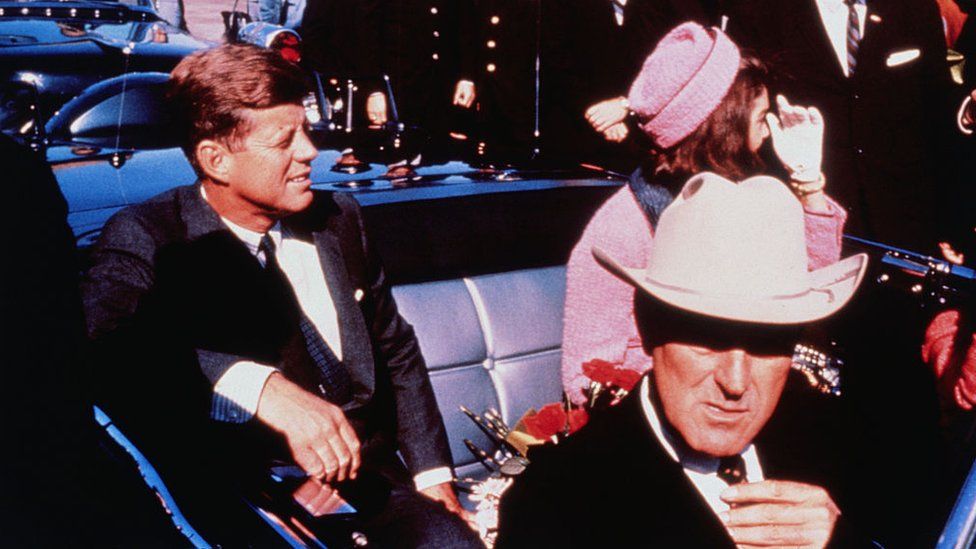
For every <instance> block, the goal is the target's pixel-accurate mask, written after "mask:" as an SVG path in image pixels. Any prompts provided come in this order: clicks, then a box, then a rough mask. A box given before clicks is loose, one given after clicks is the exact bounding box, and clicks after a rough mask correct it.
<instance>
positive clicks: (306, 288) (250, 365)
mask: <svg viewBox="0 0 976 549" xmlns="http://www.w3.org/2000/svg"><path fill="white" fill-rule="evenodd" d="M200 190H201V192H202V194H203V197H204V199H206V197H207V195H206V193H205V192H203V188H202V187H201V189H200ZM220 219H221V221H222V222H223V223H224V225H226V226H227V228H228V229H230V231H231V232H232V233H233V234H234V235H235V236H236V237H237V238H239V239H240V240H241V242H243V243H244V244H245V245H246V246H247V249H248V250H249V251H250V252H251V253H252V254H254V256H255V257H256V258H257V259H258V261H260V262H261V264H262V265H264V264H265V262H266V261H267V258H265V257H264V253H263V252H262V251H260V249H259V248H260V245H261V238H262V237H263V236H264V235H263V234H261V233H258V232H254V231H252V230H250V229H245V228H244V227H241V226H240V225H236V224H234V223H233V222H232V221H229V220H227V219H225V218H223V217H221V218H220ZM268 236H270V237H271V240H272V241H273V242H274V244H275V257H276V258H277V260H278V266H279V267H280V268H281V271H282V272H283V273H284V275H285V278H286V279H287V280H288V283H289V284H290V285H291V287H292V289H293V290H294V291H295V297H296V298H297V299H298V304H299V306H300V307H301V308H302V312H304V313H305V316H307V317H308V319H309V320H310V321H311V322H312V325H314V326H315V329H316V330H318V332H319V335H321V336H322V338H323V339H324V340H325V341H326V342H327V343H328V344H329V347H330V348H331V349H332V351H333V352H334V353H335V355H336V356H337V357H338V358H339V359H340V360H341V359H342V340H341V337H340V334H339V317H338V313H337V312H336V308H335V303H334V302H333V301H332V295H331V294H330V293H329V287H328V285H327V284H326V282H325V274H324V273H323V272H322V265H321V263H320V262H319V254H318V251H317V250H316V249H315V245H314V244H312V243H310V242H305V241H302V240H298V239H296V238H293V237H292V235H291V234H289V233H288V231H287V230H285V231H282V227H281V224H280V223H277V224H275V226H274V227H272V228H271V230H269V231H268ZM277 371H278V369H277V368H275V367H274V366H270V365H267V364H261V363H258V362H252V361H247V360H245V361H240V362H237V363H235V364H234V365H232V366H231V367H230V368H228V369H227V371H226V372H224V375H222V376H221V377H220V379H218V380H217V383H216V384H215V385H214V394H213V400H212V402H211V409H210V417H211V418H213V419H214V420H216V421H223V422H229V423H244V422H246V421H248V420H250V419H251V418H252V417H254V414H255V412H256V411H257V409H258V401H259V400H260V399H261V392H262V391H263V390H264V384H265V383H266V382H267V381H268V377H269V376H271V374H273V373H275V372H277ZM452 478H453V474H452V472H451V469H450V468H448V467H438V468H435V469H431V470H428V471H423V472H421V473H419V474H417V475H416V476H415V477H414V484H415V485H416V487H417V489H418V490H423V489H424V488H429V487H431V486H434V485H436V484H441V483H443V482H450V481H451V479H452Z"/></svg>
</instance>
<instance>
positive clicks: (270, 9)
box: [258, 0, 306, 29]
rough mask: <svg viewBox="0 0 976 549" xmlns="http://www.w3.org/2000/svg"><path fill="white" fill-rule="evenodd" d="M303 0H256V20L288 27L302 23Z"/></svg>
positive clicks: (303, 12) (294, 26)
mask: <svg viewBox="0 0 976 549" xmlns="http://www.w3.org/2000/svg"><path fill="white" fill-rule="evenodd" d="M305 4H306V1H305V0H258V21H264V22H265V23H272V24H275V25H281V26H283V27H288V28H290V29H294V28H297V27H299V26H301V24H302V16H303V15H304V14H305Z"/></svg>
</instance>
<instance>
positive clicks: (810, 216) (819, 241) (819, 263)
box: [803, 197, 847, 271]
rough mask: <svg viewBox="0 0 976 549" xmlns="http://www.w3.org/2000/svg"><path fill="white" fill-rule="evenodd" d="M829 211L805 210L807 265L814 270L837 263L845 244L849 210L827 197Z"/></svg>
mask: <svg viewBox="0 0 976 549" xmlns="http://www.w3.org/2000/svg"><path fill="white" fill-rule="evenodd" d="M827 205H828V211H826V212H813V211H809V210H806V211H804V212H803V214H804V215H803V218H804V222H805V223H804V224H805V229H806V237H807V257H808V259H809V262H808V264H807V267H808V268H809V269H810V270H811V271H812V270H815V269H819V268H820V267H825V266H827V265H830V264H831V263H836V262H837V261H838V260H839V259H840V252H841V247H842V246H843V238H844V224H845V223H846V222H847V210H845V209H844V208H843V207H841V205H840V204H838V203H837V202H834V200H833V199H832V198H829V197H828V198H827Z"/></svg>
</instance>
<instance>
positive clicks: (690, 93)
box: [627, 22, 740, 149]
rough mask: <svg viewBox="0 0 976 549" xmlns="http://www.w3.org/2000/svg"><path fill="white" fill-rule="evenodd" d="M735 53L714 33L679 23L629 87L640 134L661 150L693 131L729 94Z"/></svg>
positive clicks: (736, 59) (731, 45)
mask: <svg viewBox="0 0 976 549" xmlns="http://www.w3.org/2000/svg"><path fill="white" fill-rule="evenodd" d="M739 60H740V55H739V48H738V47H736V45H735V44H734V43H733V42H732V40H730V39H729V37H728V36H726V34H725V33H724V32H722V31H721V30H719V29H717V28H711V29H705V28H703V27H702V26H701V25H699V24H698V23H691V22H688V23H682V24H681V25H678V26H677V27H675V28H674V29H672V30H671V32H669V33H668V34H667V35H666V36H665V37H664V38H662V39H661V41H660V42H658V44H657V47H655V48H654V51H652V52H651V54H650V55H648V56H647V59H645V60H644V66H643V67H641V70H640V73H639V74H638V75H637V78H636V79H634V83H633V84H632V85H631V87H630V94H629V96H628V98H627V99H628V101H629V102H630V108H631V110H633V111H634V112H635V113H637V115H638V116H640V117H641V118H642V119H643V120H645V121H644V122H643V123H642V124H641V129H642V130H644V132H645V133H647V134H648V135H650V136H651V138H653V139H654V142H655V143H657V144H658V146H660V147H662V148H665V149H666V148H668V147H671V146H672V145H674V144H676V143H678V142H679V141H681V140H682V139H684V138H685V137H687V136H688V135H689V134H691V132H693V131H695V128H697V127H698V126H699V125H700V124H701V123H702V122H704V121H705V119H706V118H708V116H709V115H710V114H712V112H714V111H715V109H716V107H718V105H719V103H721V102H722V98H723V97H725V94H726V93H727V92H728V91H729V88H730V87H731V86H732V82H733V81H734V80H735V75H736V73H738V72H739Z"/></svg>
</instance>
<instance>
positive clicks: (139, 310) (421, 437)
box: [83, 185, 450, 473]
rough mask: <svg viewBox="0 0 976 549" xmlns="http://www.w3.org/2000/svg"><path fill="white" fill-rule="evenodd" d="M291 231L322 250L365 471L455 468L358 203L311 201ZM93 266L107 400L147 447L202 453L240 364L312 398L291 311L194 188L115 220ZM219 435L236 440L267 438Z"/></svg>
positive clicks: (92, 299) (320, 196)
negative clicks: (374, 467) (397, 456)
mask: <svg viewBox="0 0 976 549" xmlns="http://www.w3.org/2000/svg"><path fill="white" fill-rule="evenodd" d="M283 224H284V226H285V227H287V228H288V229H289V230H291V231H292V232H293V233H294V234H296V235H297V236H298V237H299V238H305V239H309V240H310V241H311V242H314V243H315V246H316V247H317V249H318V252H319V256H320V260H321V264H322V269H323V272H324V274H325V278H326V281H327V284H328V286H329V291H330V293H331V295H332V299H333V301H334V302H335V306H336V310H337V312H338V319H339V327H340V333H341V339H342V354H343V362H344V364H345V366H346V368H347V369H348V371H349V373H350V376H351V378H352V381H353V389H354V399H353V401H352V402H351V403H349V404H347V405H346V406H344V409H345V411H346V414H347V417H349V419H350V421H351V422H352V424H353V426H354V428H355V429H356V432H357V434H358V435H359V438H360V440H361V441H362V442H363V445H364V450H363V454H364V464H365V466H368V465H369V463H370V460H371V459H374V458H375V460H376V461H382V460H388V459H392V458H393V452H394V450H399V451H400V452H401V454H402V456H403V458H404V460H405V461H406V464H407V466H408V468H409V469H410V470H411V471H412V472H413V473H417V472H420V471H423V470H426V469H430V468H433V467H438V466H445V465H449V464H450V454H449V449H448V445H447V438H446V434H445V430H444V426H443V423H442V420H441V417H440V414H439V412H438V409H437V407H436V403H435V400H434V395H433V392H432V389H431V386H430V381H429V379H428V377H427V372H426V368H425V365H424V361H423V358H422V356H421V354H420V349H419V346H418V343H417V340H416V338H415V337H414V334H413V330H412V328H411V327H410V326H409V325H408V324H407V323H406V322H405V321H404V320H403V319H402V318H401V317H400V315H399V314H398V313H397V309H396V304H395V303H394V301H393V298H392V295H391V293H390V289H389V287H388V285H387V283H386V281H385V279H384V275H383V270H382V268H381V267H380V264H379V261H378V259H377V258H376V256H375V255H374V254H373V253H372V250H371V249H370V248H369V246H368V243H367V241H366V238H365V235H364V233H363V227H362V223H361V217H360V212H359V209H358V206H357V205H356V202H355V201H354V200H353V199H351V198H349V197H347V196H345V195H341V194H335V195H333V194H326V193H316V196H315V200H314V202H313V204H312V206H311V207H310V208H309V209H307V210H306V211H304V212H302V213H300V214H297V215H294V216H292V217H290V218H288V219H286V220H284V221H283ZM92 262H93V264H92V266H91V268H90V269H89V271H88V273H87V275H86V277H85V280H84V283H83V294H84V302H85V308H86V312H87V322H88V333H89V336H90V337H91V338H92V340H93V342H94V345H93V352H94V354H95V357H96V360H97V364H98V365H99V368H100V370H101V371H102V373H103V374H105V375H104V376H103V380H104V383H105V385H106V388H107V389H110V390H109V391H108V392H109V394H108V395H106V400H107V401H108V402H110V403H111V404H112V405H114V406H116V407H117V408H118V409H119V410H120V411H121V414H116V416H117V419H121V420H122V421H123V422H126V421H129V422H130V423H133V424H138V425H137V426H136V427H137V428H138V430H139V431H140V432H141V433H146V432H150V433H151V434H152V436H147V437H146V439H147V440H149V442H148V444H149V445H150V446H152V447H155V448H156V449H160V450H166V449H167V446H168V445H169V444H171V443H172V442H173V441H172V440H171V436H170V433H171V432H172V431H174V427H179V428H180V429H183V431H184V432H181V433H180V434H179V436H183V435H185V434H186V433H192V432H196V433H198V434H200V435H201V436H200V439H201V440H203V442H204V444H206V443H207V441H208V440H209V439H208V437H207V433H209V431H210V428H211V427H212V426H213V423H214V422H211V421H209V420H208V419H207V418H208V415H209V408H210V399H211V393H212V385H213V384H214V383H215V382H216V381H217V380H218V379H219V378H220V377H221V375H223V373H224V372H225V371H226V370H227V369H228V368H229V367H230V366H231V365H232V364H234V363H235V362H237V361H240V360H254V361H257V362H261V363H267V364H272V365H276V366H278V367H279V368H280V369H281V370H282V372H283V373H284V374H285V375H286V376H287V377H289V378H291V379H292V380H293V381H295V382H297V383H299V384H302V385H304V386H305V387H306V388H308V389H312V388H313V387H314V382H313V381H312V380H311V379H312V378H311V376H310V375H309V372H310V371H311V370H310V368H314V366H313V365H310V364H309V362H310V359H309V358H308V355H307V353H306V352H304V343H303V340H302V337H301V334H300V332H299V330H298V329H297V317H296V315H297V311H296V309H295V308H294V307H293V306H286V304H285V300H284V299H282V296H280V295H276V294H275V292H274V291H271V290H270V289H269V288H270V286H269V285H268V282H267V281H268V275H267V273H265V272H264V271H263V269H262V268H261V266H260V264H259V263H258V262H257V260H256V259H255V258H254V257H253V256H252V255H251V254H250V252H249V251H248V250H247V248H246V246H245V245H244V244H243V243H242V242H240V241H239V240H238V239H237V238H236V237H235V236H234V235H233V234H232V233H230V232H229V231H228V230H227V229H226V227H225V226H224V225H223V224H222V223H221V222H220V219H219V217H218V216H217V214H216V213H215V212H214V211H213V210H212V209H211V208H210V207H209V205H208V204H207V203H206V202H205V201H204V200H203V198H202V197H201V195H200V188H199V186H196V185H194V186H185V187H178V188H176V189H173V190H171V191H168V192H166V193H163V194H161V195H159V196H157V197H155V198H153V199H151V200H149V201H147V202H145V203H143V204H139V205H136V206H132V207H129V208H126V209H125V210H122V211H121V212H119V213H118V214H116V215H115V216H114V217H113V218H112V219H111V220H110V221H109V223H108V224H107V225H106V227H105V230H104V232H103V234H102V237H101V238H100V240H99V242H98V244H97V245H96V246H95V248H94V250H93V252H92ZM357 289H358V290H362V291H363V297H362V299H361V300H360V301H359V302H357V301H356V300H355V299H354V295H355V293H356V290H357ZM254 423H257V422H255V421H252V422H251V424H254ZM223 429H224V430H229V431H231V432H232V433H238V434H240V435H241V437H246V436H249V431H258V432H260V430H261V428H260V427H259V426H256V425H249V426H245V427H241V428H234V427H226V426H225V427H223ZM235 429H237V430H235ZM250 434H253V433H250ZM230 438H231V439H233V438H234V437H233V436H231V437H230ZM169 450H170V451H171V452H172V451H173V450H172V449H171V448H170V449H169ZM182 451H185V448H182ZM215 451H218V452H219V451H220V450H219V449H215Z"/></svg>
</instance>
